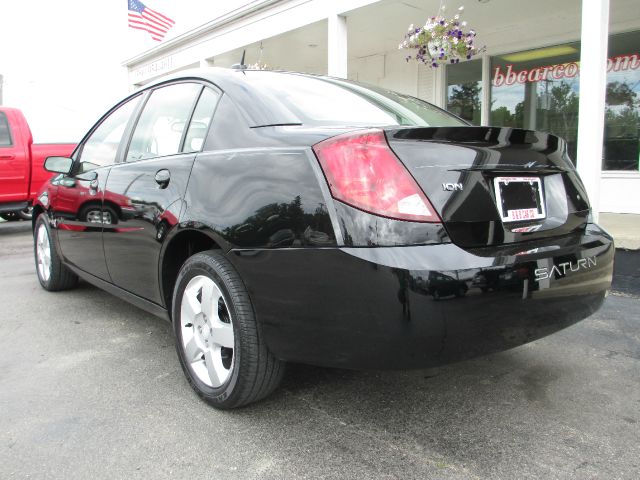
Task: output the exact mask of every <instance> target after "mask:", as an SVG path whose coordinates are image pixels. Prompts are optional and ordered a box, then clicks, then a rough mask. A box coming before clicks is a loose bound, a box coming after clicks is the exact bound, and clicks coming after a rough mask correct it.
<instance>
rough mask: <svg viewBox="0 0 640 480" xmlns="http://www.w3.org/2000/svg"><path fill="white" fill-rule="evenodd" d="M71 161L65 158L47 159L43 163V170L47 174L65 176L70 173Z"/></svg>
mask: <svg viewBox="0 0 640 480" xmlns="http://www.w3.org/2000/svg"><path fill="white" fill-rule="evenodd" d="M72 165H73V160H72V159H71V158H67V157H47V159H46V160H45V161H44V169H45V170H47V171H48V172H53V173H63V174H65V175H67V174H68V173H69V172H70V171H71V166H72Z"/></svg>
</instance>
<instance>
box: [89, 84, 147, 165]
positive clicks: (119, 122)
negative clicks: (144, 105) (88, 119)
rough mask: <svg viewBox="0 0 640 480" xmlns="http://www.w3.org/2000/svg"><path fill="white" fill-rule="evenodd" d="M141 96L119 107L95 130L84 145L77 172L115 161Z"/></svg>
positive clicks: (111, 163)
mask: <svg viewBox="0 0 640 480" xmlns="http://www.w3.org/2000/svg"><path fill="white" fill-rule="evenodd" d="M140 98H141V96H140V95H139V96H137V97H135V98H132V99H131V100H129V101H128V102H127V103H125V104H123V105H121V106H120V107H118V109H117V110H115V111H113V112H112V113H111V114H110V115H109V116H108V117H107V118H105V119H104V120H103V121H102V123H100V125H99V126H98V128H96V129H95V130H94V131H93V133H92V134H91V136H90V137H89V138H88V139H87V140H86V141H85V142H84V145H83V147H82V153H81V154H80V164H79V167H78V171H77V173H85V172H88V171H91V170H95V169H96V168H100V167H106V166H108V165H113V164H114V163H115V161H116V155H117V154H118V147H119V146H120V142H121V141H122V136H123V134H124V131H125V129H126V128H127V123H128V122H129V119H130V118H131V115H133V112H135V110H136V107H137V106H138V103H139V102H140Z"/></svg>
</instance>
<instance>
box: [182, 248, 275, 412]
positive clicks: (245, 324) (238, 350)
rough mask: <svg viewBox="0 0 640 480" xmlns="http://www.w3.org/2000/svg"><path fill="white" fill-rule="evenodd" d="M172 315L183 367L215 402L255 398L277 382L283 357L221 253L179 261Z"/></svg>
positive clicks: (191, 380)
mask: <svg viewBox="0 0 640 480" xmlns="http://www.w3.org/2000/svg"><path fill="white" fill-rule="evenodd" d="M172 318H173V325H174V331H175V335H176V349H177V352H178V358H179V359H180V364H181V365H182V369H183V370H184V372H185V375H186V377H187V379H188V381H189V383H190V384H191V386H192V387H193V389H194V390H195V391H196V392H197V393H198V395H199V396H200V397H202V398H203V399H204V400H206V401H207V402H209V403H210V404H211V405H213V406H214V407H217V408H224V409H227V408H235V407H240V406H243V405H246V404H249V403H252V402H255V401H257V400H260V399H262V398H264V397H266V396H267V395H269V394H270V393H271V392H272V391H273V390H274V389H275V388H276V387H277V386H278V384H279V383H280V380H281V379H282V375H283V372H284V363H283V362H282V361H280V360H278V359H276V358H275V357H274V356H273V355H271V353H270V352H269V350H268V349H267V346H266V344H265V343H264V340H263V339H262V336H261V334H260V331H259V328H258V325H257V323H256V319H255V315H254V312H253V307H252V305H251V299H250V298H249V294H248V293H247V290H246V288H245V286H244V284H243V282H242V280H241V278H240V276H239V275H238V273H237V272H236V271H235V269H234V268H233V266H232V265H231V264H230V263H229V262H228V261H227V260H226V258H224V256H223V255H222V254H221V253H219V252H217V251H214V250H209V251H206V252H201V253H198V254H196V255H194V256H192V257H190V258H189V259H188V260H187V261H186V262H185V263H184V265H183V266H182V268H181V269H180V273H179V274H178V279H177V281H176V286H175V289H174V294H173V317H172Z"/></svg>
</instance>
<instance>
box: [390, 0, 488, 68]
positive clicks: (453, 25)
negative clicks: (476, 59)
mask: <svg viewBox="0 0 640 480" xmlns="http://www.w3.org/2000/svg"><path fill="white" fill-rule="evenodd" d="M444 10H445V7H444V6H442V8H441V9H440V12H439V14H438V15H436V16H435V17H430V18H429V19H428V20H427V23H425V24H424V26H422V27H414V26H413V25H410V26H409V31H408V32H407V34H406V35H405V38H404V40H403V41H402V42H401V43H400V45H399V46H398V48H399V49H400V50H402V49H405V48H406V49H414V50H417V52H416V53H415V55H407V58H406V59H407V61H409V60H411V59H415V60H417V61H419V62H422V63H424V64H425V65H429V66H430V67H431V68H437V67H438V66H439V65H444V64H447V63H449V64H451V63H459V62H460V60H469V59H470V58H471V57H473V56H474V55H477V54H478V53H481V52H482V51H483V50H484V48H481V49H478V48H476V46H475V45H474V41H475V38H476V32H475V30H472V29H469V30H467V31H465V27H466V26H467V22H463V21H461V20H460V16H461V15H462V12H463V10H464V7H460V8H459V9H458V13H456V14H455V15H454V16H453V18H449V19H447V18H445V17H444Z"/></svg>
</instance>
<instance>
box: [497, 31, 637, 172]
mask: <svg viewBox="0 0 640 480" xmlns="http://www.w3.org/2000/svg"><path fill="white" fill-rule="evenodd" d="M639 45H640V32H631V33H624V34H619V35H612V36H611V37H610V38H609V54H608V56H609V59H608V64H607V96H606V110H605V129H604V145H603V162H602V168H603V170H636V171H637V170H638V164H639V161H640V160H639V159H640V48H639ZM579 96H580V44H579V42H574V43H567V44H563V45H555V46H551V47H544V48H538V49H534V50H528V51H524V52H517V53H510V54H506V55H500V56H496V57H492V58H491V114H490V122H489V123H490V124H491V125H496V126H511V127H518V128H527V129H532V130H542V131H547V132H551V133H554V134H556V135H559V136H561V137H563V138H564V139H565V140H566V141H567V144H568V149H569V155H570V156H571V158H572V159H573V160H574V161H575V159H576V150H577V140H578V104H579V98H580V97H579Z"/></svg>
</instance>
